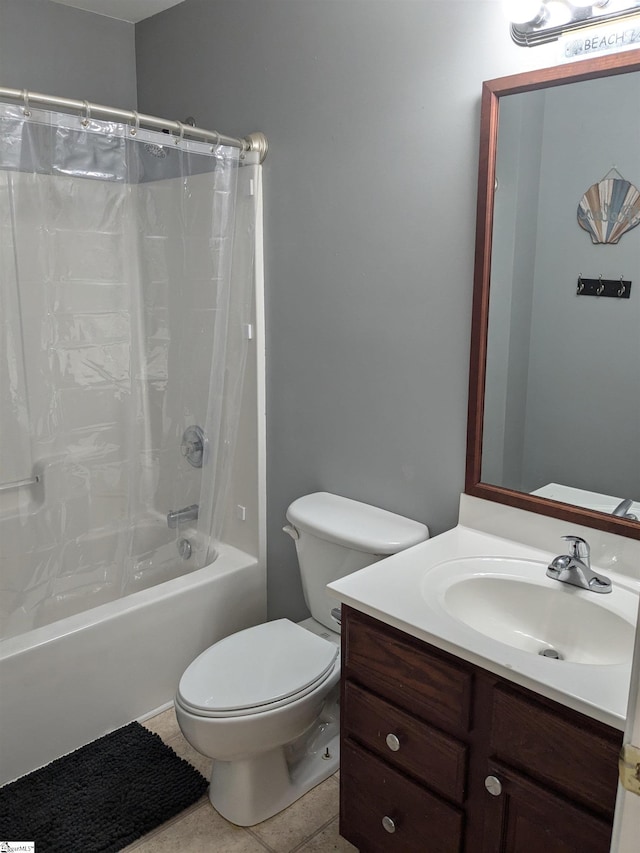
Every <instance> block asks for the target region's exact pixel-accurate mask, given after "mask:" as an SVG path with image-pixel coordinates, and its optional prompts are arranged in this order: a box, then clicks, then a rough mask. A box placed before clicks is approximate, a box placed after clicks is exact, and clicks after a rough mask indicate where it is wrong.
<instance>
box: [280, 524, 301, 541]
mask: <svg viewBox="0 0 640 853" xmlns="http://www.w3.org/2000/svg"><path fill="white" fill-rule="evenodd" d="M282 529H283V530H284V532H285V533H288V534H289V536H290V537H291V538H292V539H299V538H300V534H299V533H298V531H297V530H296V528H295V527H294V526H293V524H287V525H286V526H285V527H283V528H282Z"/></svg>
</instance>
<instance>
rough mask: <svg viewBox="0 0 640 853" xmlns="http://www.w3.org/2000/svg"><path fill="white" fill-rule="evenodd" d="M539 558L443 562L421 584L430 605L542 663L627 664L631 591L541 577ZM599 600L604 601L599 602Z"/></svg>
mask: <svg viewBox="0 0 640 853" xmlns="http://www.w3.org/2000/svg"><path fill="white" fill-rule="evenodd" d="M546 568H547V563H542V562H537V561H534V560H522V559H515V558H513V559H512V558H504V557H469V558H466V557H465V558H458V559H455V560H448V561H446V562H443V563H440V564H438V565H437V566H435V567H434V568H433V569H430V570H429V571H428V572H427V573H426V575H425V577H424V579H423V582H422V586H421V590H422V596H423V598H424V600H425V602H426V603H427V604H428V605H429V607H431V608H432V609H436V610H438V611H440V612H441V613H444V614H446V615H448V616H449V617H451V618H453V619H455V620H457V621H458V622H461V623H463V625H466V626H467V627H468V628H470V629H472V630H473V631H476V632H478V633H479V634H482V635H484V636H485V637H488V638H490V639H491V640H494V641H497V642H499V643H502V644H503V645H505V646H509V647H511V648H513V649H518V650H520V651H522V652H527V653H529V654H531V655H541V656H542V657H543V658H544V659H546V660H548V661H549V666H556V667H557V666H561V665H562V664H561V663H559V662H560V661H566V662H570V663H576V664H591V665H594V664H595V665H619V664H628V663H629V662H630V661H631V659H632V657H633V644H634V638H635V619H636V615H637V607H638V598H637V596H636V595H635V594H634V593H632V592H630V591H629V590H627V589H624V588H623V587H621V586H620V585H614V588H613V590H612V592H611V593H610V594H609V595H607V596H596V595H595V594H594V593H593V592H589V591H587V590H582V589H579V588H577V587H573V586H568V585H567V584H561V583H559V582H558V581H556V580H553V579H550V578H547V577H546ZM602 599H606V600H605V601H603V600H602Z"/></svg>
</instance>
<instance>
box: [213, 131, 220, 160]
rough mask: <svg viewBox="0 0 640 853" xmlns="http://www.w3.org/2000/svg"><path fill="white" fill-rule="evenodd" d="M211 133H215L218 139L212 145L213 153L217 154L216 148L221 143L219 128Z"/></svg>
mask: <svg viewBox="0 0 640 853" xmlns="http://www.w3.org/2000/svg"><path fill="white" fill-rule="evenodd" d="M211 133H213V135H214V136H215V138H216V141H215V142H214V143H213V144H212V146H211V153H212V154H215V152H216V148H217V147H218V145H220V134H219V133H218V131H217V130H212V131H211Z"/></svg>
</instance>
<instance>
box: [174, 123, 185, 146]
mask: <svg viewBox="0 0 640 853" xmlns="http://www.w3.org/2000/svg"><path fill="white" fill-rule="evenodd" d="M176 124H177V125H178V127H179V128H180V136H178V138H177V139H174V143H175V144H176V145H179V144H180V143H181V142H182V140H183V139H184V125H183V124H182V122H181V121H176Z"/></svg>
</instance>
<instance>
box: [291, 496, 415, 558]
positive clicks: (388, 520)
mask: <svg viewBox="0 0 640 853" xmlns="http://www.w3.org/2000/svg"><path fill="white" fill-rule="evenodd" d="M287 519H288V521H289V522H290V523H291V524H293V525H294V526H295V527H296V528H298V530H302V531H305V532H307V533H313V534H314V535H315V536H318V537H319V538H321V539H326V540H327V541H328V542H335V543H336V544H338V545H344V546H345V547H347V548H353V549H354V550H356V551H364V552H365V553H367V554H395V553H397V552H398V551H403V550H404V549H405V548H410V547H411V546H412V545H417V544H418V542H423V541H424V540H425V539H428V538H429V528H428V527H427V526H426V525H425V524H421V523H420V522H419V521H413V520H412V519H410V518H404V517H403V516H401V515H396V514H395V513H393V512H388V511H387V510H385V509H380V508H379V507H375V506H371V505H370V504H364V503H361V502H360V501H354V500H351V498H343V497H340V495H332V494H330V493H329V492H314V494H311V495H304V496H303V497H301V498H298V499H297V500H295V501H293V503H292V504H291V506H290V507H289V509H288V510H287Z"/></svg>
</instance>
